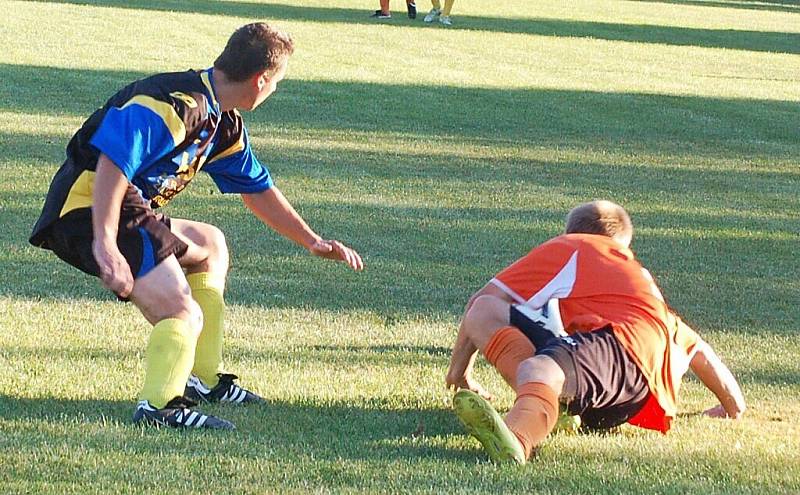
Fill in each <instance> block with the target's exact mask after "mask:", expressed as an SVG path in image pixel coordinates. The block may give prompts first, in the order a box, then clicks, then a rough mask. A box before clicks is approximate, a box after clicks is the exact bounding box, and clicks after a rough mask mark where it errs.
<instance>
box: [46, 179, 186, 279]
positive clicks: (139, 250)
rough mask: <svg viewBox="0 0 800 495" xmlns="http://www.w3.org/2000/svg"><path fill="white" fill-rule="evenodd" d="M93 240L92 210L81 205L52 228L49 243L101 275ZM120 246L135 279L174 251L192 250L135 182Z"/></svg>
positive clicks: (127, 199) (82, 267)
mask: <svg viewBox="0 0 800 495" xmlns="http://www.w3.org/2000/svg"><path fill="white" fill-rule="evenodd" d="M93 239H94V234H93V231H92V210H91V208H78V209H76V210H73V211H71V212H69V213H67V214H66V215H64V216H63V217H62V218H60V219H58V220H57V221H56V222H55V223H54V224H53V225H52V226H51V227H50V230H49V233H48V236H47V245H48V247H49V248H50V249H52V251H53V252H54V253H55V254H56V256H58V257H59V258H61V259H62V260H64V261H66V262H67V263H69V264H70V265H72V266H74V267H76V268H78V269H80V270H82V271H84V272H86V273H88V274H89V275H94V276H95V277H97V276H99V270H98V267H97V262H96V261H95V259H94V254H93V252H92V241H93ZM117 246H118V247H119V250H120V252H121V253H122V256H124V257H125V260H126V261H127V262H128V266H130V268H131V273H132V274H133V278H134V279H136V278H139V277H142V276H144V275H145V274H147V273H148V272H149V271H150V270H152V269H153V268H154V267H155V266H156V265H158V264H159V263H161V262H162V261H164V260H165V259H167V258H169V257H170V256H172V255H173V254H174V255H175V256H176V257H181V256H183V254H184V253H186V250H187V249H188V245H187V244H186V243H185V242H183V241H182V240H180V239H179V238H178V237H177V236H176V235H175V234H173V233H172V231H171V230H170V220H169V218H168V217H167V216H165V215H162V214H160V213H155V212H154V211H153V210H152V209H151V208H150V206H149V205H148V204H147V203H145V202H144V201H143V200H142V198H141V196H139V193H138V192H137V191H136V189H135V188H134V187H133V186H131V185H129V186H128V190H127V191H126V192H125V197H124V198H123V201H122V210H121V211H120V219H119V231H118V234H117Z"/></svg>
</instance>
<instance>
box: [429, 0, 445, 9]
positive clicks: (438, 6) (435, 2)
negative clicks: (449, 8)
mask: <svg viewBox="0 0 800 495" xmlns="http://www.w3.org/2000/svg"><path fill="white" fill-rule="evenodd" d="M431 4H432V5H433V8H434V9H438V10H442V4H441V3H439V0H431Z"/></svg>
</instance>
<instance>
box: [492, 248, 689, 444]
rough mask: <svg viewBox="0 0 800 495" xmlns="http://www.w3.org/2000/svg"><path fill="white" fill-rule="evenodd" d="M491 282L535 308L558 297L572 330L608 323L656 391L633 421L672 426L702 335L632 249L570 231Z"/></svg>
mask: <svg viewBox="0 0 800 495" xmlns="http://www.w3.org/2000/svg"><path fill="white" fill-rule="evenodd" d="M492 283H494V284H495V285H496V286H498V287H499V288H501V289H502V290H503V291H505V292H506V293H508V294H509V295H510V296H511V297H512V298H513V299H514V300H515V302H516V303H517V304H520V305H525V306H530V307H531V308H533V309H539V308H541V307H542V306H543V305H545V304H546V303H547V301H548V300H550V299H552V298H556V299H558V300H559V306H560V309H561V319H562V321H563V322H564V326H565V328H566V331H567V333H575V332H588V331H591V330H594V329H596V328H600V327H602V326H605V325H607V324H610V325H611V326H612V328H613V330H614V335H615V336H616V337H617V339H618V340H619V341H620V343H621V344H622V346H623V347H624V348H625V350H626V351H627V352H628V354H629V355H630V356H631V358H632V359H633V360H634V362H635V363H636V364H637V365H638V366H639V369H640V370H641V371H642V373H643V374H644V376H645V378H646V379H647V382H648V385H649V387H650V392H651V400H650V401H649V402H648V403H647V404H646V405H645V407H644V408H643V410H642V411H641V412H640V413H639V414H637V415H636V416H635V417H634V418H632V419H631V421H630V422H631V423H632V424H636V425H639V426H642V427H645V428H651V429H656V430H660V431H667V430H668V429H669V422H670V419H671V418H672V417H674V416H675V413H676V396H677V393H678V389H679V387H680V381H681V378H682V377H683V375H684V373H686V370H687V369H688V367H689V361H690V360H691V357H692V356H693V354H694V350H695V348H696V346H697V343H698V342H699V340H700V337H699V336H698V335H697V334H696V333H695V332H694V331H693V330H692V329H691V328H689V327H688V326H687V325H685V324H684V323H683V322H682V321H681V320H680V319H679V318H677V317H676V316H675V315H673V314H672V313H671V312H670V309H669V307H667V304H666V303H665V302H664V298H663V297H662V295H661V291H660V290H659V289H658V287H657V286H656V284H655V281H654V280H653V277H652V276H651V275H650V273H649V272H648V271H647V270H645V269H644V268H643V267H642V265H640V264H639V262H638V261H636V259H635V258H634V255H633V253H632V252H631V251H630V250H629V249H627V248H625V247H623V246H621V245H620V244H619V243H617V242H616V241H614V240H613V239H611V238H609V237H605V236H601V235H592V234H566V235H562V236H559V237H556V238H554V239H551V240H549V241H547V242H545V243H544V244H542V245H540V246H538V247H536V248H534V249H533V250H532V251H531V252H530V253H528V254H527V255H526V256H525V257H523V258H521V259H519V260H517V261H516V262H515V263H513V264H512V265H511V266H509V267H508V268H506V269H505V270H503V271H502V272H500V273H499V274H498V275H497V276H495V278H494V279H492Z"/></svg>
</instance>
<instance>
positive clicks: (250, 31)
mask: <svg viewBox="0 0 800 495" xmlns="http://www.w3.org/2000/svg"><path fill="white" fill-rule="evenodd" d="M293 52H294V42H293V41H292V38H291V37H290V36H289V35H288V34H286V33H284V32H282V31H278V30H277V29H275V28H273V27H271V26H270V25H269V24H267V23H266V22H254V23H252V24H246V25H244V26H242V27H240V28H239V29H237V30H236V31H234V33H233V34H232V35H231V37H230V39H229V40H228V44H227V45H225V49H224V50H223V51H222V53H221V54H220V56H219V57H217V60H215V61H214V68H215V69H219V70H221V71H222V72H224V73H225V75H226V76H228V78H229V79H230V80H232V81H236V82H242V81H245V80H247V79H248V78H250V77H251V76H253V75H254V74H257V73H259V72H262V71H265V70H273V71H274V70H277V68H278V67H279V66H280V65H281V63H283V61H284V60H285V59H286V58H288V57H289V55H291V54H292V53H293Z"/></svg>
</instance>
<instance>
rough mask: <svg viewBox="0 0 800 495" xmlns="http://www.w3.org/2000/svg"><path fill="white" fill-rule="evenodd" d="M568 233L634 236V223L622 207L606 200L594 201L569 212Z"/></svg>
mask: <svg viewBox="0 0 800 495" xmlns="http://www.w3.org/2000/svg"><path fill="white" fill-rule="evenodd" d="M566 233H567V234H599V235H604V236H608V237H626V236H632V235H633V223H632V222H631V217H630V216H629V215H628V212H627V211H625V208H623V207H621V206H620V205H618V204H616V203H612V202H611V201H605V200H600V201H592V202H590V203H584V204H582V205H578V206H576V207H575V208H573V209H572V211H570V212H569V215H567V229H566Z"/></svg>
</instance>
